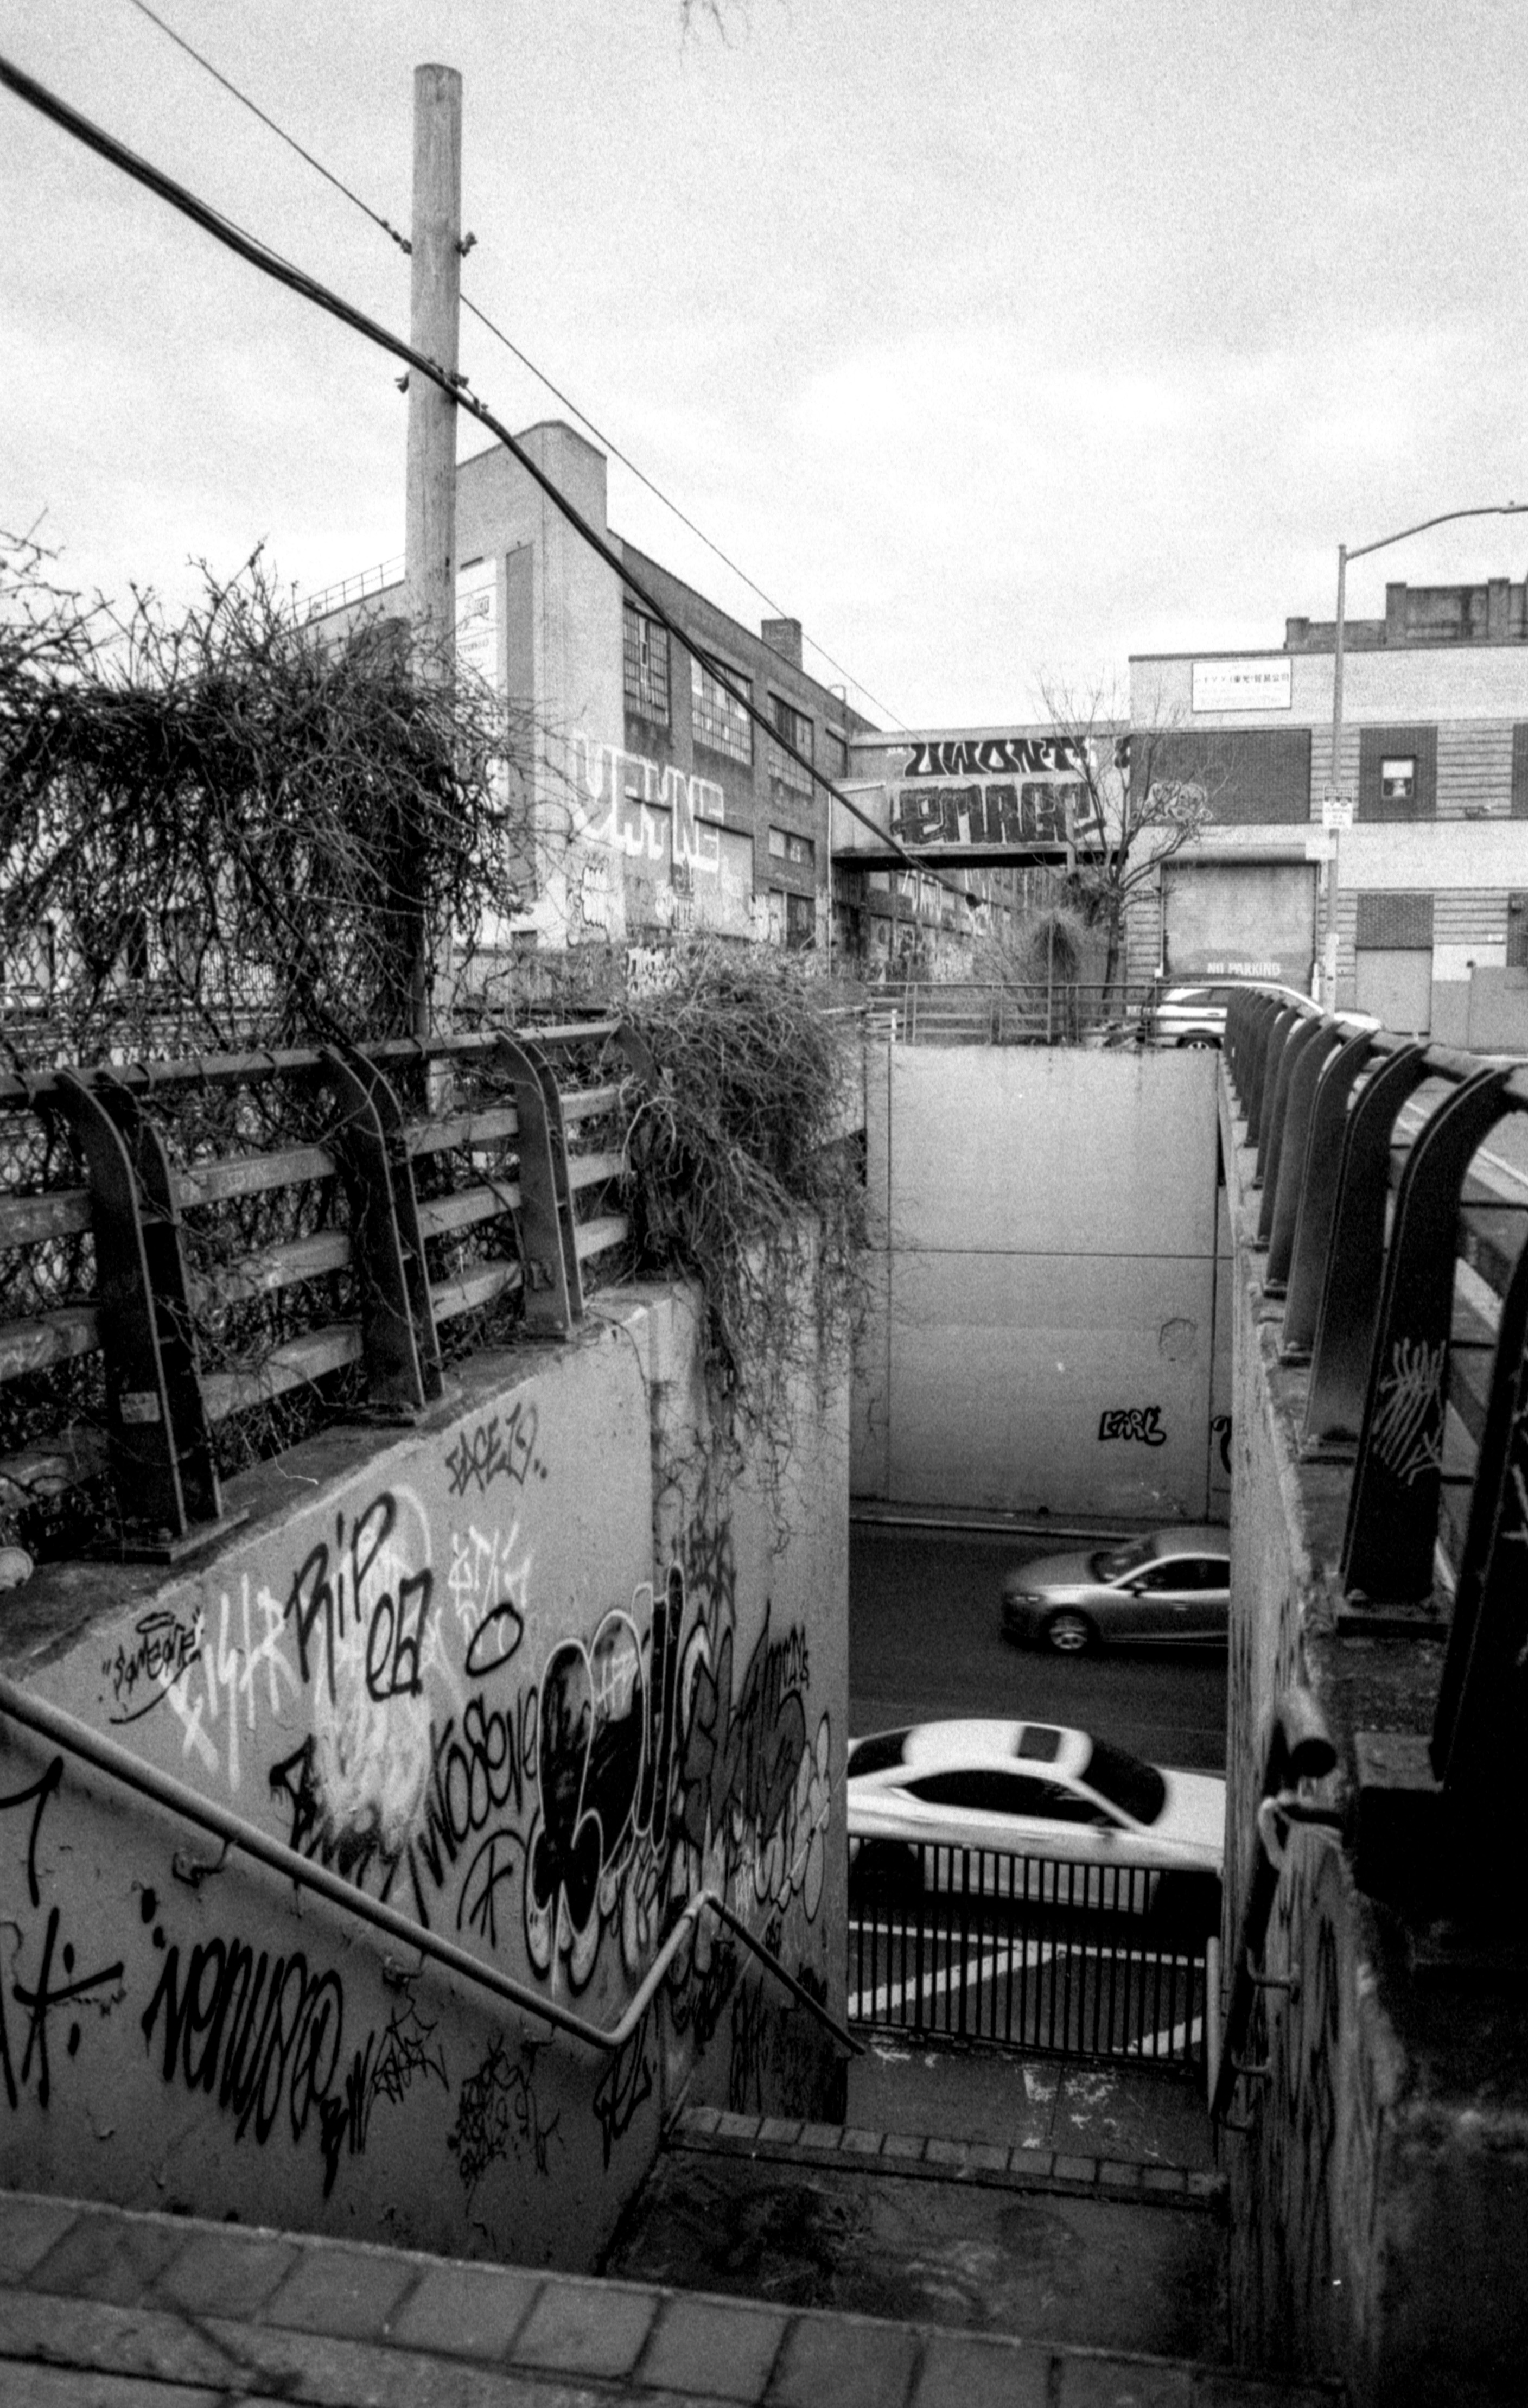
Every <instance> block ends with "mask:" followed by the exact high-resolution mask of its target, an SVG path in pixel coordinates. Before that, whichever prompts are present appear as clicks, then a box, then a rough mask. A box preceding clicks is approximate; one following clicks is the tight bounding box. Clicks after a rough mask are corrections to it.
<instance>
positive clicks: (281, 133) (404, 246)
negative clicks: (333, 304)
mask: <svg viewBox="0 0 1528 2408" xmlns="http://www.w3.org/2000/svg"><path fill="white" fill-rule="evenodd" d="M129 6H130V7H134V8H136V10H137V11H138V14H139V15H140V16H142V17H147V18H148V20H149V22H150V24H151V25H157V26H158V28H159V31H160V32H161V33H162V34H164V36H166V38H167V39H168V40H170V41H172V42H174V43H175V45H176V47H177V49H179V50H184V51H185V53H186V56H187V57H188V58H191V59H194V60H195V62H196V64H197V65H198V66H199V67H202V68H204V69H205V70H206V72H207V74H208V75H209V76H210V77H211V78H212V79H213V81H214V82H215V83H220V84H221V86H222V88H223V90H224V92H226V93H230V94H231V95H232V96H233V98H234V99H235V100H236V101H237V102H238V104H239V106H240V107H241V108H247V109H249V111H250V115H251V116H253V117H258V118H259V120H260V122H261V124H262V125H264V126H268V127H269V129H270V131H271V133H273V134H274V135H275V136H276V137H277V139H278V141H280V142H284V143H285V144H286V146H287V148H288V150H294V151H295V152H296V154H297V156H298V158H299V159H303V160H306V161H307V165H308V166H310V167H311V168H313V170H314V171H315V173H316V174H318V175H320V176H321V177H322V178H323V179H324V181H325V182H326V183H329V184H332V185H333V186H334V188H335V190H336V193H344V195H345V198H346V199H347V200H348V201H350V202H352V203H353V205H354V206H355V208H358V209H359V210H360V211H361V213H362V215H363V216H364V217H367V218H369V219H370V220H371V222H372V224H373V225H375V226H379V227H380V228H381V230H382V232H383V233H384V234H385V235H387V236H389V237H390V238H391V239H392V240H393V242H395V243H396V244H397V246H398V248H399V250H400V251H411V250H412V245H411V244H410V243H409V242H408V241H407V239H406V238H405V236H403V235H401V234H400V233H399V232H398V229H397V227H396V226H394V225H392V224H390V223H389V222H388V220H387V219H386V218H384V217H383V216H381V215H380V213H379V212H378V210H376V209H374V208H372V207H371V205H370V203H369V202H368V201H364V200H363V199H362V198H361V195H360V193H354V192H352V191H351V190H350V185H349V184H347V183H344V182H342V181H341V179H340V178H339V177H338V176H336V174H335V173H334V172H333V170H332V169H331V168H328V167H326V166H325V165H323V162H322V160H321V159H315V157H314V156H313V153H312V151H311V150H305V149H304V148H303V145H302V144H301V143H300V142H299V141H298V140H297V139H296V138H295V136H293V135H291V134H289V133H288V132H287V131H286V128H285V127H284V126H282V125H278V123H277V122H276V120H275V118H274V117H271V116H268V115H267V113H266V111H265V110H264V109H263V108H261V107H260V105H259V103H258V102H257V101H253V100H251V99H250V95H249V93H246V92H241V91H240V90H239V87H238V85H237V84H236V83H234V82H233V81H232V80H231V79H229V78H228V77H227V76H225V75H224V74H222V73H221V70H220V69H219V68H217V67H215V66H214V65H213V64H212V62H211V60H210V59H208V58H206V57H204V55H203V53H202V52H201V51H200V50H197V49H196V48H195V46H194V44H193V43H191V42H188V41H187V40H186V38H185V36H184V35H182V34H178V33H177V32H176V30H175V27H174V26H173V25H171V24H169V23H167V22H166V21H165V20H164V18H163V17H162V16H160V15H159V13H158V11H157V10H156V9H153V8H150V7H149V5H148V0H129ZM462 307H463V308H464V309H470V310H471V312H472V315H473V316H474V317H475V318H476V319H477V320H478V322H479V324H480V325H483V326H486V327H487V329H488V331H489V333H490V334H491V335H492V336H493V337H494V338H495V339H496V340H497V341H498V342H501V343H502V344H503V345H504V348H505V350H506V351H508V352H510V353H511V354H512V355H513V357H514V358H515V359H517V360H518V361H519V362H520V364H521V367H523V368H527V369H528V370H529V371H530V373H531V375H532V376H534V377H535V378H536V381H537V383H538V384H543V385H545V386H546V389H547V391H548V392H549V393H550V394H553V395H554V396H555V397H556V399H557V400H558V401H560V402H561V403H562V405H563V407H564V409H570V410H571V411H572V412H573V415H574V417H575V418H576V419H577V420H578V423H579V424H580V425H582V426H587V427H588V429H589V432H590V434H591V435H592V436H593V437H594V440H595V442H596V443H602V444H603V445H604V446H605V449H606V451H607V452H608V453H609V454H610V457H611V458H612V459H614V460H619V461H620V463H621V466H622V467H623V468H626V469H629V471H630V472H631V474H632V475H633V476H634V477H635V479H636V480H637V482H638V484H641V485H645V486H646V487H647V489H648V492H649V493H650V494H651V495H653V496H654V497H655V498H656V499H657V500H658V501H660V502H661V503H662V504H663V506H664V509H665V510H670V511H672V513H673V515H674V516H675V518H677V519H678V522H679V523H680V525H681V526H685V527H688V528H689V530H690V532H691V534H692V535H693V536H694V537H696V538H698V539H699V541H700V542H702V543H703V544H704V545H705V546H706V549H707V552H711V553H713V554H714V555H715V557H716V558H717V559H718V560H720V561H721V564H722V566H724V567H726V568H729V569H730V570H731V571H732V574H733V575H734V576H735V577H736V578H740V579H741V581H742V582H743V583H744V584H745V585H746V586H747V587H748V589H749V592H750V594H756V595H758V597H759V599H760V601H761V602H763V603H764V604H766V605H767V607H768V608H769V609H771V610H773V611H774V613H775V615H776V617H777V618H778V619H784V618H787V617H788V616H789V615H790V614H789V612H787V611H786V610H784V609H782V608H781V606H780V604H779V603H778V602H776V601H774V600H773V599H772V598H771V596H770V595H767V594H766V593H765V592H764V587H763V586H762V585H760V584H759V583H758V582H757V581H756V580H755V579H753V578H751V577H750V575H749V573H748V570H747V569H746V568H743V567H741V566H739V564H738V563H737V562H736V561H735V560H734V559H733V558H732V557H731V555H730V554H729V553H727V552H723V551H722V549H721V545H720V544H719V543H717V542H715V541H714V540H713V539H712V538H711V537H710V536H708V535H707V533H706V530H705V528H704V527H700V526H697V525H696V524H695V522H694V520H693V518H691V517H690V516H689V514H688V513H687V512H686V511H684V510H681V509H680V508H679V506H678V502H674V501H670V499H669V497H668V495H666V494H665V493H664V490H663V488H662V486H661V485H657V484H655V483H654V482H653V480H652V479H651V478H650V476H649V475H648V474H647V472H646V470H645V469H642V468H639V467H638V466H637V465H636V463H635V460H634V459H632V458H631V456H630V454H629V453H628V452H623V451H622V450H621V446H620V444H619V443H617V442H615V441H613V440H612V438H611V437H609V436H608V435H607V434H605V433H604V432H603V431H602V430H601V429H600V428H599V427H598V426H596V425H595V423H594V421H593V419H592V418H591V417H590V415H589V413H588V411H587V410H586V409H579V407H578V403H577V402H576V401H575V400H574V399H573V398H572V396H571V394H565V393H564V391H563V389H562V387H561V385H558V384H554V383H553V381H552V380H551V378H550V376H548V374H547V372H546V370H545V369H544V368H538V367H537V366H536V362H535V361H534V360H533V359H532V358H531V357H530V356H529V354H528V353H527V352H525V351H521V348H520V345H519V344H518V343H516V342H513V341H512V340H511V339H510V337H508V336H507V334H506V333H505V331H504V328H503V327H502V326H499V325H495V323H494V322H493V319H492V318H491V317H490V316H489V314H488V312H487V310H486V309H479V308H478V304H477V303H476V301H473V300H471V299H469V297H468V295H467V294H465V293H464V294H463V295H462ZM806 640H807V643H809V644H810V646H811V648H812V650H813V652H816V653H818V654H819V656H820V657H821V659H822V660H824V661H826V662H827V664H828V666H829V667H830V668H835V669H836V670H837V672H838V674H839V676H840V677H842V678H845V679H847V680H848V681H849V683H850V685H852V686H854V687H856V688H857V689H858V691H859V692H860V693H861V694H863V695H864V698H865V700H866V701H867V702H868V703H869V704H871V706H872V707H873V708H874V709H875V710H878V711H879V712H880V714H881V716H882V717H883V718H884V719H889V720H890V721H891V723H892V725H893V727H894V728H897V729H900V730H901V732H902V734H903V735H906V734H907V724H906V722H905V721H904V720H902V719H901V718H900V717H899V716H898V714H897V713H896V712H895V711H894V710H892V709H891V708H890V706H889V705H888V704H886V703H884V702H881V701H879V700H878V698H877V696H876V695H873V694H872V693H871V691H870V688H869V687H868V686H867V685H866V684H865V683H864V681H863V679H860V678H857V677H856V676H855V675H854V673H853V671H852V670H851V669H848V668H846V667H844V664H843V662H842V661H840V660H836V659H835V657H834V655H833V653H832V652H829V650H828V648H827V646H826V645H825V644H822V643H819V641H818V639H817V638H816V637H815V636H808V637H807V639H806Z"/></svg>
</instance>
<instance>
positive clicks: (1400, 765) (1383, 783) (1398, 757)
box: [1379, 753, 1417, 818]
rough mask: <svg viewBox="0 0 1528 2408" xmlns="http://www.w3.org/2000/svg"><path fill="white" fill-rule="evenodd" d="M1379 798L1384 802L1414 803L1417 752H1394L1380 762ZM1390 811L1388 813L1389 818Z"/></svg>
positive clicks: (1415, 796)
mask: <svg viewBox="0 0 1528 2408" xmlns="http://www.w3.org/2000/svg"><path fill="white" fill-rule="evenodd" d="M1379 799H1380V801H1381V802H1382V803H1407V804H1411V803H1414V802H1415V801H1416V799H1417V756H1416V754H1415V753H1392V755H1391V756H1390V757H1389V758H1387V759H1384V760H1382V761H1381V762H1380V764H1379ZM1390 816H1391V814H1390V813H1388V812H1387V813H1386V817H1387V818H1389V817H1390Z"/></svg>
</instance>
